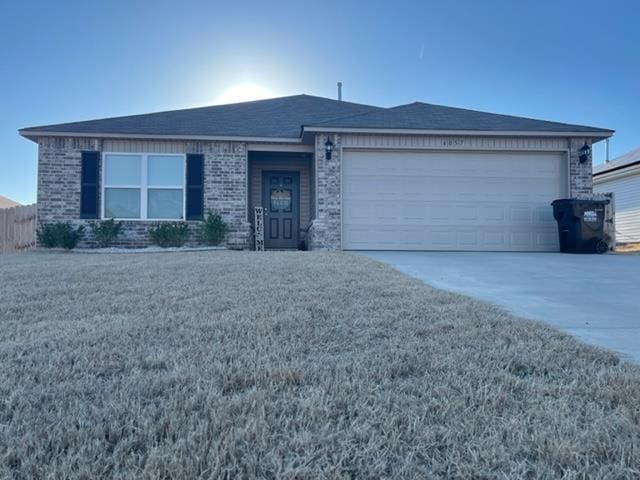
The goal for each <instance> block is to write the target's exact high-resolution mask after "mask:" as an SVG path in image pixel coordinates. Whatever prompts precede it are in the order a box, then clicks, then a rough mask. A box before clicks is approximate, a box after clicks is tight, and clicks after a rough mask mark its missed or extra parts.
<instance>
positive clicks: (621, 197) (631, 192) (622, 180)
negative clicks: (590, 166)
mask: <svg viewBox="0 0 640 480" xmlns="http://www.w3.org/2000/svg"><path fill="white" fill-rule="evenodd" d="M593 191H594V192H599V193H607V192H613V193H614V195H615V197H614V198H615V222H616V240H617V241H618V242H619V243H631V242H640V173H636V174H635V175H629V176H620V177H618V178H613V179H607V180H599V179H598V177H595V178H594V185H593Z"/></svg>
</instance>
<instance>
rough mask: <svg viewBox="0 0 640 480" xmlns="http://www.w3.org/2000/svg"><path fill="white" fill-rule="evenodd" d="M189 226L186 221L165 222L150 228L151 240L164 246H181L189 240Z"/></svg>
mask: <svg viewBox="0 0 640 480" xmlns="http://www.w3.org/2000/svg"><path fill="white" fill-rule="evenodd" d="M188 234H189V226H188V225H187V224H186V223H163V224H161V225H158V226H156V227H151V228H149V237H150V238H151V242H152V243H154V244H156V245H158V246H160V247H162V248H166V247H181V246H183V245H184V243H185V242H186V241H187V235H188Z"/></svg>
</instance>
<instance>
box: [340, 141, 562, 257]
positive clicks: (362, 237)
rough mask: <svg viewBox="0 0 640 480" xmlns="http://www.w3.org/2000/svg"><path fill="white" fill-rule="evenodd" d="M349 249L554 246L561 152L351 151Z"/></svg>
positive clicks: (346, 164) (347, 156)
mask: <svg viewBox="0 0 640 480" xmlns="http://www.w3.org/2000/svg"><path fill="white" fill-rule="evenodd" d="M343 169H344V170H343V190H342V193H343V211H342V213H343V215H342V218H343V220H342V222H343V225H342V233H343V248H344V249H347V250H493V251H556V250H558V239H557V236H558V234H557V227H556V222H555V220H554V218H553V211H552V208H551V206H550V203H551V202H552V201H553V200H555V199H556V198H564V197H567V183H568V182H567V163H566V155H564V154H562V153H555V152H554V153H546V152H544V153H495V152H486V153H485V152H477V153H474V152H469V153H462V152H397V151H395V152H388V151H375V152H373V151H349V150H345V152H344V159H343Z"/></svg>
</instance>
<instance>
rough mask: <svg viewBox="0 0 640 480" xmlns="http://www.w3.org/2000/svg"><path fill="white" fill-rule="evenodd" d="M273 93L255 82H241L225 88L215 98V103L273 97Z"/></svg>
mask: <svg viewBox="0 0 640 480" xmlns="http://www.w3.org/2000/svg"><path fill="white" fill-rule="evenodd" d="M274 96H275V95H274V93H273V92H272V91H271V90H269V89H268V88H265V87H263V86H260V85H256V84H255V83H241V84H239V85H234V86H233V87H229V88H227V89H226V90H225V91H224V92H222V94H220V95H219V96H218V98H216V103H218V104H224V103H238V102H248V101H250V100H262V99H265V98H272V97H274Z"/></svg>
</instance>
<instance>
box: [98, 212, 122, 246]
mask: <svg viewBox="0 0 640 480" xmlns="http://www.w3.org/2000/svg"><path fill="white" fill-rule="evenodd" d="M91 231H92V232H93V237H94V238H95V240H96V243H97V244H98V246H99V247H103V248H104V247H110V246H111V245H113V243H114V242H115V241H116V240H117V238H118V236H120V233H122V222H116V221H115V220H114V219H113V218H112V219H110V220H103V221H101V222H93V223H92V224H91Z"/></svg>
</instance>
